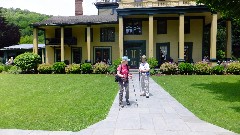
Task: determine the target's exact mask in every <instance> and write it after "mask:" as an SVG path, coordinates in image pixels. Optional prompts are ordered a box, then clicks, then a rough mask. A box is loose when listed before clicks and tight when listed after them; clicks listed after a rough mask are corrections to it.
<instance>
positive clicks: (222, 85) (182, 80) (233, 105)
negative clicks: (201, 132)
mask: <svg viewBox="0 0 240 135" xmlns="http://www.w3.org/2000/svg"><path fill="white" fill-rule="evenodd" d="M152 78H153V79H154V80H155V81H156V82H157V83H159V84H160V85H161V86H162V87H163V88H164V89H165V90H166V91H168V92H169V93H170V94H171V95H172V96H173V97H175V98H176V99H177V100H178V101H179V102H180V103H182V104H183V105H184V106H185V107H187V108H188V109H189V110H190V111H192V112H193V113H194V114H195V115H196V116H198V117H199V118H201V119H202V120H205V121H208V122H210V123H213V124H215V125H218V126H220V127H223V128H225V129H228V130H231V131H234V132H236V133H240V76H215V75H212V76H195V75H192V76H153V77H152Z"/></svg>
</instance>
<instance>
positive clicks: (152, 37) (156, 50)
mask: <svg viewBox="0 0 240 135" xmlns="http://www.w3.org/2000/svg"><path fill="white" fill-rule="evenodd" d="M76 2H82V0H76ZM80 5H81V4H80ZM76 6H79V4H76ZM95 6H96V8H97V9H98V15H90V16H87V15H76V16H55V17H52V18H50V19H48V20H46V21H42V22H38V23H34V24H33V27H34V41H33V44H34V46H35V48H37V46H38V41H37V39H38V37H37V33H38V30H39V29H41V30H44V31H45V37H46V38H45V40H46V42H45V44H46V49H45V58H46V59H45V63H50V64H52V63H54V62H57V61H68V62H69V63H84V62H91V63H93V64H94V63H96V62H99V61H105V62H109V63H111V62H112V61H113V60H115V59H117V58H120V57H122V56H124V55H126V56H128V57H129V58H130V59H131V62H130V63H129V64H130V66H131V68H137V67H138V65H139V61H140V56H141V55H143V54H145V55H147V57H154V58H156V59H157V60H158V61H159V64H161V63H162V62H163V61H174V62H184V61H187V62H198V61H201V60H202V59H203V57H204V56H203V40H204V36H203V35H204V34H203V33H204V30H205V26H206V25H211V30H210V33H211V34H210V35H211V36H210V48H209V49H210V55H209V58H210V61H212V62H215V61H216V36H217V20H218V19H219V18H220V15H219V14H218V13H216V12H211V11H210V9H208V8H207V7H206V6H204V5H202V4H197V3H195V2H194V1H189V0H121V1H119V0H100V1H97V2H96V3H95ZM83 8H84V7H83ZM76 9H78V7H76ZM80 9H82V8H80ZM77 12H79V11H76V13H77ZM227 30H228V32H227V33H228V34H227V35H228V37H227V47H226V48H227V50H226V57H227V58H231V22H230V21H227ZM33 51H34V52H35V53H38V52H37V49H33Z"/></svg>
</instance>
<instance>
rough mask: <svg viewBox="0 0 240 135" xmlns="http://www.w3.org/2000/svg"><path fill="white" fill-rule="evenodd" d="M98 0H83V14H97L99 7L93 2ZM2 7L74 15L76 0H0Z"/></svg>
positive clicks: (55, 14)
mask: <svg viewBox="0 0 240 135" xmlns="http://www.w3.org/2000/svg"><path fill="white" fill-rule="evenodd" d="M95 1H96V0H84V1H83V14H84V15H96V14H97V9H96V7H95V5H94V4H93V3H94V2H95ZM0 7H4V8H11V7H13V8H20V9H27V10H29V11H33V12H37V13H41V14H47V15H54V16H58V15H60V16H74V15H75V0H0Z"/></svg>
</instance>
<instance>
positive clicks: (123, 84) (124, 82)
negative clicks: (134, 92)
mask: <svg viewBox="0 0 240 135" xmlns="http://www.w3.org/2000/svg"><path fill="white" fill-rule="evenodd" d="M128 61H130V59H128V57H127V56H123V57H122V61H121V64H120V65H119V66H118V68H117V75H118V76H119V77H121V80H120V81H118V84H119V88H120V89H119V105H120V106H121V107H123V91H124V88H125V91H126V95H125V97H126V102H127V105H130V102H129V81H128V78H129V77H132V75H130V74H129V68H128Z"/></svg>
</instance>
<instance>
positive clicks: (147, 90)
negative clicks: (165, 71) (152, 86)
mask: <svg viewBox="0 0 240 135" xmlns="http://www.w3.org/2000/svg"><path fill="white" fill-rule="evenodd" d="M145 83H146V84H145V85H146V98H149V75H147V76H146V82H145Z"/></svg>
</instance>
